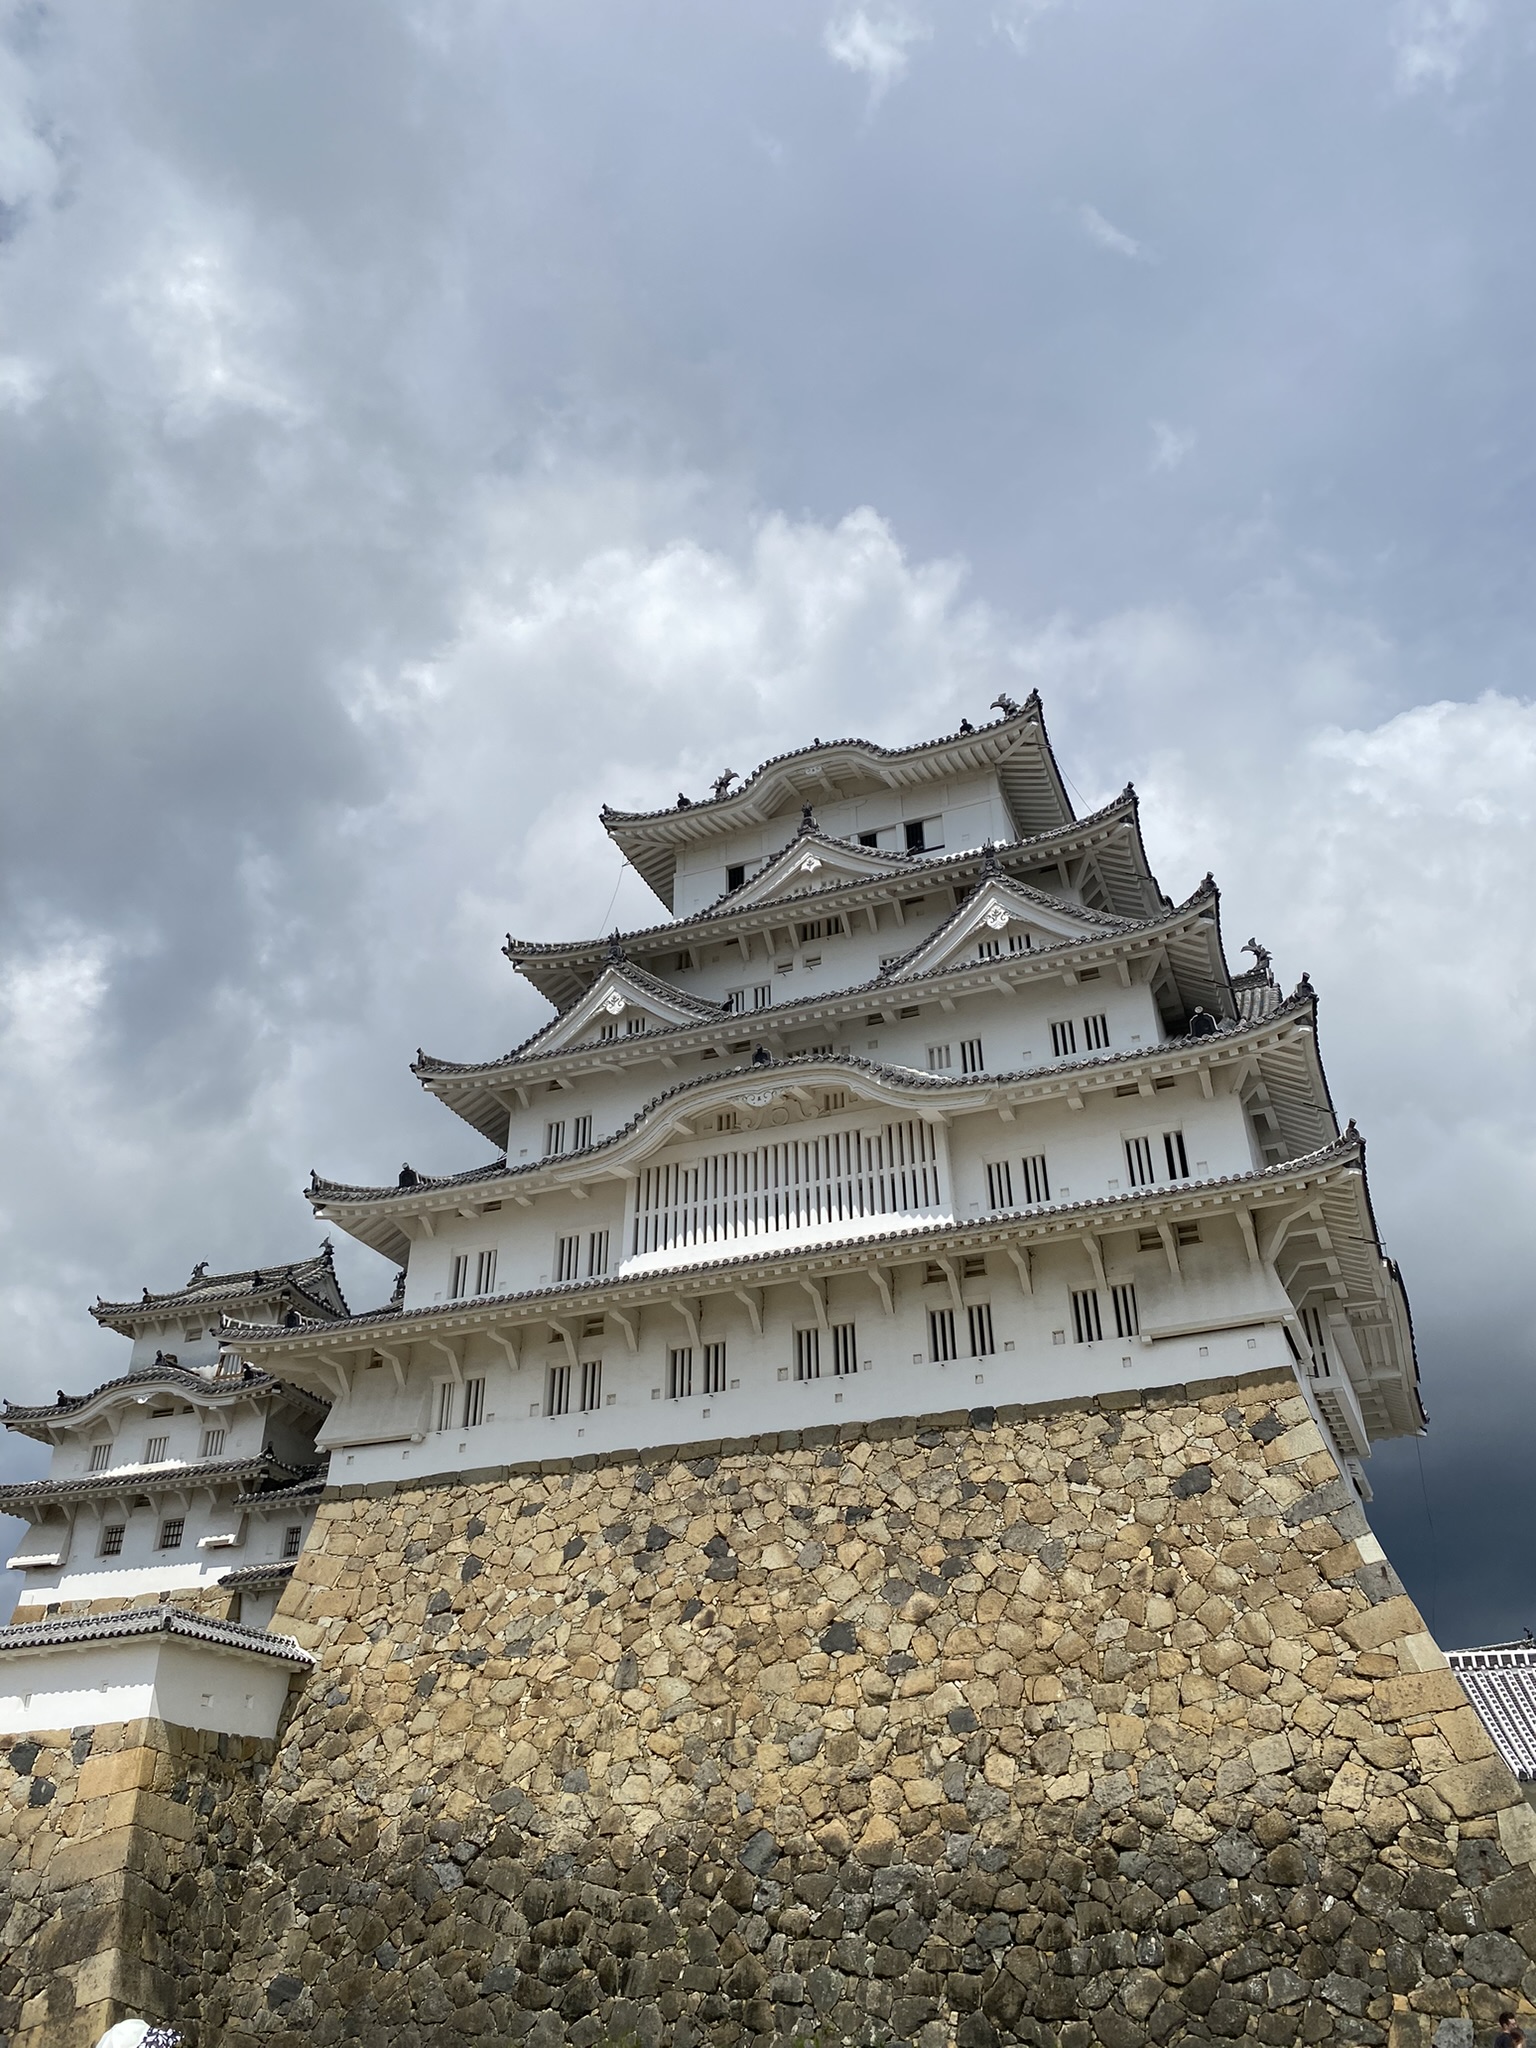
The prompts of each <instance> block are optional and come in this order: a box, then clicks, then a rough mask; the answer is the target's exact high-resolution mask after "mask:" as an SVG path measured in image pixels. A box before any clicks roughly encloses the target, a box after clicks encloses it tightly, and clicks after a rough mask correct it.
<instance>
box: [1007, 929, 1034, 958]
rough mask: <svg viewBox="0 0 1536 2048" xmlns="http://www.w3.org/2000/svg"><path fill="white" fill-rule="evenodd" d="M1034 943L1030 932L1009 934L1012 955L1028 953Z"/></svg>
mask: <svg viewBox="0 0 1536 2048" xmlns="http://www.w3.org/2000/svg"><path fill="white" fill-rule="evenodd" d="M1033 943H1034V941H1033V940H1032V939H1031V938H1030V936H1029V933H1028V932H1010V933H1009V934H1008V950H1009V952H1010V953H1027V952H1028V951H1029V950H1030V947H1031V946H1032V945H1033Z"/></svg>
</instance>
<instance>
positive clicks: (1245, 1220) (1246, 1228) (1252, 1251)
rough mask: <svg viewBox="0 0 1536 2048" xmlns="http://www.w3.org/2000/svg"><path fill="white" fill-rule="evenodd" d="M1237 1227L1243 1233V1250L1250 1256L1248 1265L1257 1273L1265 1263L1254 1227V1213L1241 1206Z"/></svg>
mask: <svg viewBox="0 0 1536 2048" xmlns="http://www.w3.org/2000/svg"><path fill="white" fill-rule="evenodd" d="M1237 1227H1238V1229H1239V1230H1240V1231H1241V1232H1242V1233H1243V1249H1244V1251H1246V1252H1247V1254H1248V1263H1249V1265H1250V1266H1252V1267H1253V1269H1254V1270H1255V1272H1257V1271H1258V1270H1259V1269H1260V1268H1261V1267H1262V1266H1263V1263H1264V1261H1263V1260H1262V1259H1261V1258H1260V1256H1259V1236H1258V1232H1257V1231H1256V1230H1255V1229H1254V1227H1253V1212H1252V1211H1251V1210H1249V1209H1245V1208H1243V1207H1242V1206H1241V1205H1239V1207H1238V1211H1237Z"/></svg>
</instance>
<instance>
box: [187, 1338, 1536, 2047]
mask: <svg viewBox="0 0 1536 2048" xmlns="http://www.w3.org/2000/svg"><path fill="white" fill-rule="evenodd" d="M1379 1556H1380V1553H1379V1551H1378V1550H1377V1549H1376V1546H1375V1545H1374V1543H1373V1542H1372V1541H1371V1540H1370V1538H1369V1536H1368V1533H1367V1531H1366V1528H1365V1523H1364V1519H1363V1517H1362V1515H1361V1514H1360V1511H1359V1509H1358V1508H1357V1507H1356V1506H1355V1505H1354V1503H1353V1496H1352V1495H1351V1493H1350V1491H1349V1489H1348V1487H1347V1485H1346V1484H1345V1483H1344V1482H1343V1481H1342V1480H1341V1479H1340V1478H1339V1475H1338V1473H1337V1471H1336V1469H1335V1467H1334V1465H1333V1462H1332V1460H1331V1458H1330V1457H1329V1455H1328V1454H1327V1452H1326V1451H1325V1450H1324V1448H1323V1444H1322V1440H1321V1438H1320V1437H1319V1435H1318V1433H1317V1431H1316V1429H1315V1428H1314V1426H1313V1425H1312V1423H1311V1422H1310V1421H1309V1420H1308V1419H1307V1411H1306V1409H1305V1406H1304V1404H1303V1402H1302V1401H1301V1400H1300V1398H1299V1397H1298V1396H1297V1393H1296V1389H1295V1386H1294V1383H1293V1382H1292V1381H1290V1380H1289V1379H1284V1380H1274V1379H1272V1378H1271V1379H1262V1378H1258V1377H1250V1378H1249V1379H1247V1380H1242V1381H1226V1382H1221V1383H1209V1384H1207V1385H1205V1386H1202V1387H1189V1388H1186V1389H1175V1390H1171V1391H1165V1392H1163V1393H1160V1394H1158V1395H1156V1396H1152V1397H1147V1398H1145V1399H1143V1398H1142V1397H1139V1396H1127V1397H1125V1398H1124V1399H1123V1400H1117V1401H1113V1402H1111V1401H1101V1402H1098V1403H1084V1404H1079V1405H1076V1406H1073V1407H1069V1408H1065V1409H1062V1408H1056V1409H1053V1410H1051V1411H1049V1412H1037V1411H1031V1410H1025V1409H1004V1410H1001V1411H999V1412H997V1413H996V1414H993V1413H992V1412H990V1411H978V1412H977V1413H976V1414H974V1415H973V1416H970V1417H967V1416H965V1415H954V1416H942V1417H937V1418H930V1419H928V1420H926V1421H924V1422H921V1423H919V1422H914V1421H907V1422H898V1423H890V1424H878V1425H875V1426H873V1427H869V1428H863V1429H848V1430H843V1431H831V1430H828V1431H821V1432H809V1433H806V1434H805V1435H804V1436H784V1437H780V1438H770V1439H768V1440H766V1441H763V1440H759V1441H757V1442H755V1443H734V1444H733V1443H726V1444H712V1445H697V1446H689V1447H687V1448H686V1449H685V1450H684V1451H682V1452H674V1453H670V1454H668V1453H646V1454H645V1455H644V1456H637V1457H629V1458H624V1457H618V1458H614V1459H611V1460H606V1461H603V1462H601V1463H599V1462H597V1461H592V1460H587V1461H577V1462H576V1463H575V1464H574V1465H572V1464H569V1463H565V1464H560V1465H549V1466H545V1467H543V1468H538V1467H530V1468H528V1469H520V1470H513V1471H510V1472H508V1473H506V1474H504V1475H492V1476H490V1477H484V1476H477V1478H476V1479H475V1480H474V1481H473V1482H470V1483H462V1484H458V1485H454V1486H443V1487H440V1488H435V1489H434V1488H430V1487H421V1486H417V1487H415V1488H413V1489H409V1490H406V1489H401V1490H399V1491H395V1492H393V1493H392V1494H389V1495H386V1496H385V1497H360V1498H341V1499H336V1500H332V1501H329V1502H328V1503H327V1504H326V1505H325V1506H323V1507H322V1509H321V1512H320V1517H319V1520H318V1522H317V1525H316V1527H315V1529H314V1531H313V1533H312V1535H311V1537H310V1540H309V1543H308V1546H307V1548H306V1550H305V1553H304V1556H303V1558H302V1559H301V1561H300V1564H299V1568H298V1573H297V1575H296V1577H295V1580H294V1582H293V1584H292V1585H291V1586H290V1587H289V1589H288V1591H287V1593H286V1594H285V1596H284V1599H283V1602H282V1604H281V1607H280V1608H279V1612H278V1616H277V1620H276V1624H275V1625H276V1626H277V1627H278V1628H280V1629H285V1630H291V1631H292V1632H293V1633H294V1634H296V1635H297V1636H298V1637H299V1639H300V1640H301V1641H302V1642H304V1643H305V1644H306V1645H307V1646H308V1647H309V1648H311V1649H313V1650H314V1651H315V1652H316V1653H317V1654H318V1656H319V1658H320V1665H319V1669H318V1670H317V1672H316V1673H315V1675H314V1678H313V1679H312V1681H311V1682H310V1684H309V1685H308V1687H307V1689H306V1691H305V1693H304V1695H303V1697H302V1699H301V1700H300V1702H299V1704H298V1705H297V1707H296V1709H295V1711H294V1713H293V1715H292V1718H291V1720H290V1722H289V1725H288V1727H287V1729H286V1732H285V1734H284V1735H283V1737H282V1738H281V1740H280V1745H279V1749H278V1753H277V1755H276V1758H275V1761H274V1765H273V1772H272V1777H271V1780H270V1782H269V1784H268V1786H267V1788H266V1792H265V1796H264V1804H263V1809H262V1813H261V1816H260V1822H259V1839H258V1840H257V1842H256V1843H255V1845H254V1848H253V1854H252V1860H251V1864H250V1868H249V1870H248V1871H247V1872H245V1873H244V1893H243V1900H242V1904H241V1921H240V1927H239V1936H238V1941H237V1942H236V1943H235V1944H234V1945H233V1947H232V1949H231V1951H230V1964H231V1967H230V1971H229V1974H228V1975H227V1976H225V1977H220V1978H218V1979H217V1980H215V1981H214V1982H213V1984H212V1985H211V1987H210V1996H209V1998H208V2000H207V2002H206V2006H205V2010H204V2012H203V2018H204V2020H205V2028H204V2040H205V2042H207V2043H209V2044H211V2043H214V2042H220V2041H222V2042H226V2043H228V2044H230V2048H236V2044H239V2048H247V2044H252V2048H253V2044H256V2043H261V2044H277V2043H295V2044H296V2043H299V2042H303V2043H305V2044H310V2043H313V2044H317V2048H325V2044H328V2043H332V2042H343V2041H345V2042H353V2041H355V2042H358V2043H361V2044H363V2048H375V2044H377V2048H426V2044H434V2043H439V2042H442V2043H447V2042H457V2041H460V2040H463V2039H465V2038H470V2039H483V2040H486V2041H496V2042H502V2041H515V2040H525V2039H526V2040H530V2041H532V2042H533V2043H534V2044H536V2048H547V2044H554V2043H563V2042H570V2043H571V2044H572V2048H588V2044H595V2043H598V2042H601V2041H617V2040H620V2039H622V2038H625V2037H629V2038H633V2039H635V2040H637V2041H638V2042H641V2043H644V2044H650V2043H655V2042H659V2041H661V2040H665V2041H666V2042H668V2043H669V2044H671V2048H691V2044H694V2043H698V2042H702V2041H705V2040H708V2041H710V2042H716V2043H719V2044H721V2048H729V2044H735V2043H740V2042H746V2041H749V2040H753V2039H758V2038H765V2037H770V2036H775V2035H777V2036H779V2037H786V2036H791V2035H798V2036H799V2037H801V2038H802V2039H805V2040H807V2041H814V2042H830V2041H834V2040H837V2041H841V2040H848V2041H860V2042H871V2043H873V2042H878V2041H884V2040H887V2039H890V2038H893V2037H894V2038H897V2039H900V2040H903V2041H915V2042H917V2043H920V2044H921V2048H947V2044H949V2043H951V2042H954V2043H956V2044H957V2048H992V2044H994V2043H1000V2042H1009V2041H1023V2042H1028V2043H1039V2044H1045V2043H1050V2044H1053V2048H1090V2044H1093V2043H1095V2042H1097V2043H1102V2044H1104V2048H1137V2044H1140V2043H1142V2042H1147V2041H1150V2042H1165V2041H1179V2042H1184V2041H1204V2040H1232V2039H1240V2038H1241V2039H1248V2040H1257V2041H1263V2042H1271V2043H1283V2042H1291V2041H1307V2042H1320V2041H1359V2042H1390V2043H1391V2044H1392V2048H1410V2044H1428V2043H1430V2042H1431V2041H1435V2042H1439V2043H1447V2042H1459V2041H1464V2040H1470V2039H1471V2029H1470V2026H1469V2024H1468V2023H1469V2022H1470V2021H1475V2022H1477V2023H1478V2024H1479V2025H1483V2024H1486V2023H1488V2022H1489V2021H1491V2019H1492V2018H1493V2016H1494V2015H1495V2013H1496V2012H1497V2010H1498V2009H1499V2006H1500V2003H1501V2001H1503V2000H1504V1999H1505V1998H1506V1997H1508V1996H1516V1997H1518V1996H1519V1989H1520V1987H1522V1986H1523V1987H1524V1991H1525V1993H1526V1995H1527V1996H1528V1995H1529V1994H1530V1993H1532V1992H1536V1973H1533V1972H1532V1970H1531V1966H1530V1960H1529V1959H1530V1958H1531V1957H1532V1956H1533V1955H1536V1875H1533V1872H1532V1869H1531V1859H1532V1857H1533V1856H1536V1815H1533V1814H1532V1812H1531V1810H1530V1808H1529V1807H1527V1806H1526V1804H1525V1802H1524V1800H1523V1799H1522V1797H1521V1794H1520V1789H1519V1787H1518V1786H1517V1785H1516V1783H1515V1781H1514V1779H1513V1778H1512V1777H1511V1776H1510V1775H1509V1773H1508V1772H1507V1770H1506V1769H1505V1768H1504V1766H1503V1765H1502V1764H1501V1763H1500V1762H1498V1760H1497V1759H1496V1758H1495V1756H1494V1755H1493V1752H1492V1750H1491V1747H1490V1745H1489V1743H1488V1740H1487V1738H1486V1736H1485V1734H1484V1732H1483V1729H1482V1727H1481V1724H1480V1723H1479V1722H1478V1720H1477V1718H1476V1716H1475V1715H1474V1714H1473V1713H1472V1711H1471V1709H1470V1708H1469V1707H1468V1705H1467V1703H1466V1700H1465V1697H1464V1695H1463V1693H1462V1692H1461V1689H1460V1687H1459V1685H1458V1684H1457V1682H1456V1680H1455V1679H1454V1678H1453V1677H1452V1675H1451V1674H1450V1672H1449V1671H1448V1670H1447V1668H1446V1667H1445V1664H1444V1661H1443V1659H1442V1658H1441V1656H1440V1653H1439V1651H1438V1650H1437V1649H1436V1647H1435V1645H1434V1644H1433V1642H1432V1641H1431V1639H1430V1638H1429V1636H1428V1634H1427V1633H1426V1631H1425V1629H1424V1625H1423V1623H1422V1621H1421V1620H1420V1618H1419V1616H1418V1614H1417V1613H1416V1612H1415V1610H1414V1608H1413V1607H1412V1605H1411V1603H1410V1602H1409V1601H1408V1600H1407V1599H1406V1598H1404V1597H1403V1595H1402V1593H1401V1589H1400V1588H1399V1587H1398V1586H1397V1584H1396V1582H1395V1580H1394V1579H1393V1578H1392V1576H1391V1574H1390V1572H1389V1571H1388V1570H1387V1569H1386V1568H1385V1567H1384V1566H1383V1565H1382V1564H1381V1563H1380V1562H1378V1561H1373V1560H1378V1559H1379ZM237 1833H238V1830H237ZM225 1881H227V1882H232V1881H234V1880H233V1879H226V1880H225ZM201 1882H202V1883H203V1884H204V1885H206V1884H208V1883H210V1882H212V1875H211V1873H209V1872H205V1874H204V1877H203V1878H202V1880H201ZM195 2002H196V2001H195V2000H194V1998H193V1997H192V1995H191V1993H190V1992H189V1996H188V2002H187V2005H186V2007H184V2010H186V2011H188V2012H190V2011H191V2010H192V2009H193V2006H194V2004H195Z"/></svg>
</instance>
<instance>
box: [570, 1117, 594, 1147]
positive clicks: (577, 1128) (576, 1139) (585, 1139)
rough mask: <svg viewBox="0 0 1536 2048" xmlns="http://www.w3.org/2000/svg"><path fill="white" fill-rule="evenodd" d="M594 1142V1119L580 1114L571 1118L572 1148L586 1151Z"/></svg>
mask: <svg viewBox="0 0 1536 2048" xmlns="http://www.w3.org/2000/svg"><path fill="white" fill-rule="evenodd" d="M591 1142H592V1119H591V1117H590V1116H578V1117H573V1118H572V1119H571V1150H572V1151H573V1152H585V1151H586V1149H587V1147H588V1146H589V1145H590V1144H591Z"/></svg>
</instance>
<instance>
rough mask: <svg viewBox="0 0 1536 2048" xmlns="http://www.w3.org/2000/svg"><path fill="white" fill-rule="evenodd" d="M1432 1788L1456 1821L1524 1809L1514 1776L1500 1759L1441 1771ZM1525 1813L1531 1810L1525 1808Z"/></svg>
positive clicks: (1521, 1795) (1491, 1759)
mask: <svg viewBox="0 0 1536 2048" xmlns="http://www.w3.org/2000/svg"><path fill="white" fill-rule="evenodd" d="M1431 1786H1432V1789H1433V1790H1434V1791H1436V1792H1437V1793H1438V1794H1439V1795H1440V1797H1441V1798H1442V1799H1443V1800H1444V1801H1445V1803H1446V1805H1447V1806H1448V1807H1449V1808H1450V1809H1451V1811H1452V1813H1454V1814H1455V1816H1456V1818H1457V1819H1458V1820H1473V1819H1476V1818H1477V1817H1478V1816H1479V1815H1480V1814H1485V1813H1490V1814H1491V1813H1498V1812H1500V1811H1501V1810H1502V1809H1503V1808H1504V1807H1507V1806H1524V1805H1525V1799H1524V1795H1523V1794H1522V1792H1521V1790H1520V1786H1519V1784H1518V1782H1517V1781H1516V1779H1515V1775H1514V1773H1513V1772H1512V1771H1511V1770H1510V1768H1509V1765H1508V1764H1507V1763H1505V1762H1504V1760H1503V1758H1502V1757H1492V1758H1489V1759H1487V1760H1485V1761H1484V1762H1481V1763H1474V1764H1458V1765H1457V1767H1456V1768H1455V1770H1451V1771H1442V1772H1441V1773H1440V1775H1439V1776H1438V1777H1437V1778H1434V1779H1432V1780H1431ZM1526 1811H1527V1812H1529V1811H1530V1809H1529V1808H1528V1807H1527V1808H1526Z"/></svg>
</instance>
